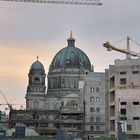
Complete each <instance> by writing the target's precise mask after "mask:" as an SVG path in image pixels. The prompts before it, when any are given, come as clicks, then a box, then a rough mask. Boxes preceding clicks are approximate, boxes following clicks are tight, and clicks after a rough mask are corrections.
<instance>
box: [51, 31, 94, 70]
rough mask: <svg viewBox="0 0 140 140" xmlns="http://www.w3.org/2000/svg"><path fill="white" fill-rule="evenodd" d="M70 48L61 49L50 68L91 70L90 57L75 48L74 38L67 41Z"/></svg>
mask: <svg viewBox="0 0 140 140" xmlns="http://www.w3.org/2000/svg"><path fill="white" fill-rule="evenodd" d="M67 41H68V46H67V47H65V48H63V49H61V50H60V51H59V52H58V53H57V54H56V55H55V57H54V59H53V61H52V63H51V65H50V68H51V70H53V69H61V68H78V69H86V70H91V63H90V60H89V58H88V56H87V55H86V54H85V53H84V52H83V51H82V50H81V49H79V48H77V47H75V39H74V38H73V37H72V33H71V35H70V38H69V39H68V40H67Z"/></svg>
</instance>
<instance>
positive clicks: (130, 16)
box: [0, 0, 140, 109]
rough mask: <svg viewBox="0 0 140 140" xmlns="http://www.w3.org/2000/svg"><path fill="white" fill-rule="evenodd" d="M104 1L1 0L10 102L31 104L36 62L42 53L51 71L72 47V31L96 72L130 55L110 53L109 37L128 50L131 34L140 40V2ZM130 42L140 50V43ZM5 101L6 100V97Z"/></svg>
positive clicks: (1, 77)
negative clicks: (39, 0)
mask: <svg viewBox="0 0 140 140" xmlns="http://www.w3.org/2000/svg"><path fill="white" fill-rule="evenodd" d="M100 2H102V3H103V6H85V5H84V6H81V5H57V4H39V3H23V2H21V3H19V2H6V1H5V2H4V1H0V89H1V90H2V91H3V93H4V95H5V96H6V98H7V100H8V102H9V103H12V104H16V103H21V104H25V95H26V89H27V85H28V72H29V69H30V66H31V65H32V63H33V62H34V61H36V57H37V56H39V61H40V62H41V63H42V64H43V65H44V67H45V70H46V74H47V73H48V67H49V65H50V63H51V61H52V59H53V57H54V56H55V54H56V53H57V52H58V51H59V50H60V49H62V48H64V47H66V46H67V38H69V34H70V31H71V30H72V31H73V37H74V38H75V39H76V42H75V44H76V47H78V48H80V49H82V50H83V51H84V52H85V53H86V54H87V56H88V57H89V59H90V61H91V63H92V64H93V66H94V69H95V71H96V72H104V70H105V69H106V68H108V66H109V65H111V64H113V63H114V60H115V59H125V54H122V53H119V52H115V51H114V52H113V51H112V52H108V51H106V49H105V48H103V47H102V44H103V43H105V42H106V41H109V42H111V43H112V44H114V45H116V47H119V48H125V47H126V37H127V36H130V37H131V38H132V39H133V40H135V41H136V42H138V43H140V37H139V36H140V8H139V5H140V1H139V0H135V1H133V0H117V1H116V0H100ZM121 40H122V41H121ZM119 41H121V42H120V43H117V42H119ZM130 46H131V50H133V51H135V52H140V46H138V45H135V44H134V43H133V42H132V43H131V42H130ZM46 85H47V78H46ZM0 103H6V102H5V100H4V99H3V97H2V96H1V95H0ZM3 108H4V106H2V105H1V106H0V109H3ZM15 108H16V107H15Z"/></svg>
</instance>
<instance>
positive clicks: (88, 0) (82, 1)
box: [1, 0, 103, 6]
mask: <svg viewBox="0 0 140 140" xmlns="http://www.w3.org/2000/svg"><path fill="white" fill-rule="evenodd" d="M1 1H11V2H31V3H48V4H71V5H91V6H94V5H97V6H101V5H103V4H102V3H101V2H100V0H1Z"/></svg>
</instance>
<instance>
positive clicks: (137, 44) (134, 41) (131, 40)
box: [130, 38, 140, 46]
mask: <svg viewBox="0 0 140 140" xmlns="http://www.w3.org/2000/svg"><path fill="white" fill-rule="evenodd" d="M130 40H131V41H133V42H134V43H135V44H136V45H138V46H140V44H139V43H137V42H136V41H134V40H133V39H132V38H130Z"/></svg>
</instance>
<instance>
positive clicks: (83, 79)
mask: <svg viewBox="0 0 140 140" xmlns="http://www.w3.org/2000/svg"><path fill="white" fill-rule="evenodd" d="M67 42H68V45H67V47H65V48H63V49H61V50H60V51H59V52H58V53H57V54H56V55H55V56H54V58H53V60H52V62H51V64H50V67H49V72H48V75H47V78H48V79H47V89H46V85H45V79H46V73H45V69H44V66H43V64H42V63H41V62H39V60H38V58H37V60H36V61H35V62H34V63H33V64H32V65H31V68H30V70H29V74H28V81H29V82H28V87H27V94H26V97H25V98H26V110H27V111H28V110H29V111H35V112H36V113H37V112H39V111H44V112H46V111H51V112H52V111H53V112H56V113H54V114H55V116H52V115H51V116H50V117H48V118H53V119H56V120H58V122H57V125H56V122H55V123H53V124H52V122H51V123H50V124H49V123H48V122H49V121H48V122H46V124H47V125H46V127H48V129H50V128H51V130H52V129H53V128H54V130H55V129H56V127H59V128H60V127H61V128H62V129H64V130H65V131H69V132H82V133H84V134H86V135H87V136H91V137H93V136H95V135H96V134H97V135H99V134H101V135H104V134H105V129H106V128H105V88H104V87H105V78H104V77H105V74H104V73H95V72H94V70H93V68H92V66H91V63H90V60H89V58H88V56H87V55H86V54H85V53H84V52H83V51H82V50H81V49H79V48H77V47H76V46H75V39H74V38H73V36H72V33H71V34H70V37H69V38H68V39H67ZM94 89H95V91H93V90H94ZM97 90H98V91H97ZM57 112H58V114H57ZM56 114H57V115H56ZM58 116H59V117H58ZM38 118H39V117H38ZM94 126H96V127H94Z"/></svg>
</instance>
